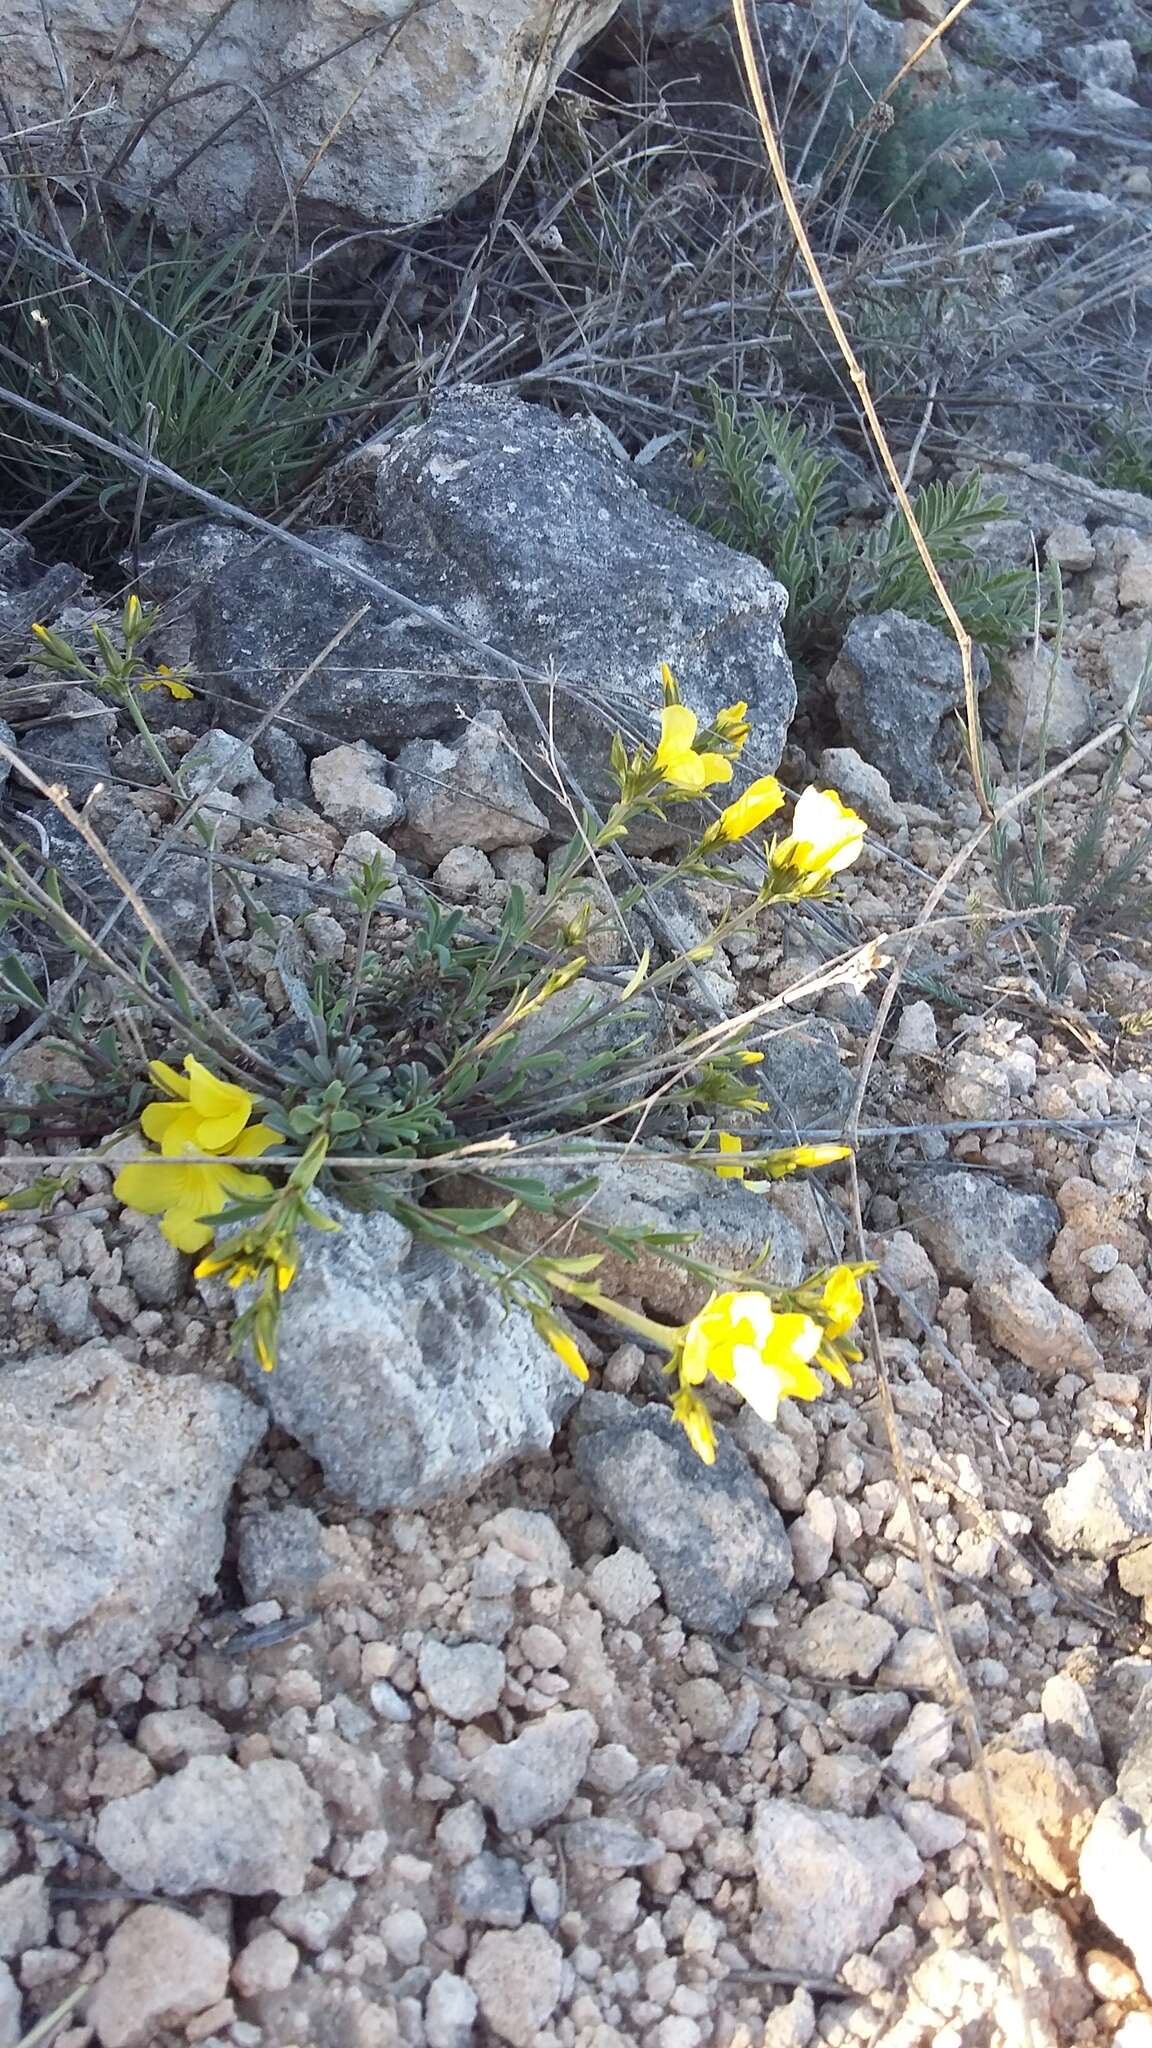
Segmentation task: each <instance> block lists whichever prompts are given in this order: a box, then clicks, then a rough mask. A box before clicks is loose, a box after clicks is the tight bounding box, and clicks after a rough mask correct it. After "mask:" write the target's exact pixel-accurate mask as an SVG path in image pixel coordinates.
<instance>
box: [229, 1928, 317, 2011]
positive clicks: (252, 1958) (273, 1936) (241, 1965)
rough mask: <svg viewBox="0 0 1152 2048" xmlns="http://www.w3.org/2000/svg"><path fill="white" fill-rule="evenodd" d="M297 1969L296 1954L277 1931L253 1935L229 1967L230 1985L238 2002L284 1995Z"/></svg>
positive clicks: (285, 1937)
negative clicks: (265, 1996) (281, 1993)
mask: <svg viewBox="0 0 1152 2048" xmlns="http://www.w3.org/2000/svg"><path fill="white" fill-rule="evenodd" d="M299 1967H300V1951H299V1949H298V1948H297V1947H296V1944H295V1942H291V1941H289V1940H288V1937H287V1935H285V1934H281V1932H280V1929H279V1928H278V1927H265V1928H263V1929H262V1930H261V1932H260V1933H259V1934H254V1935H253V1937H252V1939H251V1941H250V1942H248V1944H247V1945H246V1947H244V1948H242V1949H241V1951H240V1953H239V1955H238V1956H237V1958H236V1960H235V1962H234V1963H233V1965H232V1982H233V1983H234V1984H235V1986H236V1989H237V1991H238V1992H239V1993H240V1996H241V1998H260V1997H262V1996H263V1995H264V1994H265V1993H267V1992H270V1991H285V1990H287V1988H288V1986H289V1984H290V1983H291V1982H292V1979H293V1977H294V1976H295V1975H296V1972H297V1970H298V1969H299Z"/></svg>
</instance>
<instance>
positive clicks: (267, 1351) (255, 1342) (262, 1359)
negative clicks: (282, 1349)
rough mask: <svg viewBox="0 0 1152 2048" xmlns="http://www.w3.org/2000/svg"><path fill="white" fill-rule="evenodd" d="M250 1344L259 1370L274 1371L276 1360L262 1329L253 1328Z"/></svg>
mask: <svg viewBox="0 0 1152 2048" xmlns="http://www.w3.org/2000/svg"><path fill="white" fill-rule="evenodd" d="M252 1346H253V1349H254V1351H255V1353H256V1357H257V1359H258V1360H259V1363H260V1370H261V1372H275V1370H276V1360H275V1358H274V1357H273V1354H272V1348H271V1346H270V1344H269V1342H268V1339H267V1337H266V1336H265V1335H264V1332H263V1330H258V1329H254V1330H253V1332H252Z"/></svg>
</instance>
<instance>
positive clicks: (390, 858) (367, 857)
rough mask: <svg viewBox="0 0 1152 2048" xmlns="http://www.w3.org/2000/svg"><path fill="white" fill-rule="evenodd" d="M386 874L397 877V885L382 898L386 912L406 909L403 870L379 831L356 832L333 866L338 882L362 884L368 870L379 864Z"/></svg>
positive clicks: (348, 839) (345, 843)
mask: <svg viewBox="0 0 1152 2048" xmlns="http://www.w3.org/2000/svg"><path fill="white" fill-rule="evenodd" d="M377 863H378V864H379V866H380V867H381V868H382V869H383V870H384V872H385V873H386V874H388V873H391V874H393V875H395V876H396V881H395V884H394V886H393V887H392V888H391V889H389V890H388V891H387V893H386V894H385V895H384V896H382V897H381V898H380V907H381V909H382V910H403V908H404V891H403V888H402V887H401V885H400V879H399V877H400V874H401V868H400V864H399V862H398V861H397V858H396V854H395V851H394V849H393V848H392V847H391V846H387V845H386V844H385V842H384V840H383V839H378V838H377V836H376V834H375V832H352V833H350V834H349V836H348V838H347V839H346V840H345V841H344V845H343V847H342V848H341V850H340V853H339V854H338V855H337V858H336V860H335V862H334V863H333V867H332V879H333V881H334V882H345V883H347V882H359V880H360V878H361V876H362V874H363V872H364V869H365V868H366V867H368V868H370V867H372V866H373V865H375V864H377Z"/></svg>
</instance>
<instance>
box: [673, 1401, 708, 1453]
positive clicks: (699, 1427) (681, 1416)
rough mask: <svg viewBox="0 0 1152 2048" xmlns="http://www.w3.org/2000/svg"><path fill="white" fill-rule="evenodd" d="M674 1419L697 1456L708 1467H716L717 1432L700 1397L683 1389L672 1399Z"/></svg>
mask: <svg viewBox="0 0 1152 2048" xmlns="http://www.w3.org/2000/svg"><path fill="white" fill-rule="evenodd" d="M672 1419H673V1421H674V1422H678V1423H679V1424H680V1427H681V1429H682V1430H684V1432H685V1434H686V1435H687V1438H688V1441H689V1443H690V1444H691V1446H692V1449H693V1450H694V1451H695V1453H696V1456H697V1457H698V1458H702V1459H703V1461H704V1463H705V1464H706V1465H714V1464H715V1462H716V1431H715V1430H714V1429H713V1427H712V1417H711V1416H710V1415H709V1413H708V1410H707V1408H706V1407H705V1406H704V1403H703V1401H702V1400H701V1399H700V1397H699V1395H698V1394H693V1393H692V1392H691V1391H690V1389H689V1388H687V1387H681V1389H680V1392H679V1393H678V1394H674V1395H673V1397H672Z"/></svg>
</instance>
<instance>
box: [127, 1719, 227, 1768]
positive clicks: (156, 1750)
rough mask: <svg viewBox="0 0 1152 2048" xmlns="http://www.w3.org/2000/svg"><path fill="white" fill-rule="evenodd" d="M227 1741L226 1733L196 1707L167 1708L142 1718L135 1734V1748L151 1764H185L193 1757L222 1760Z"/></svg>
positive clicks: (216, 1722) (217, 1723)
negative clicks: (140, 1750) (209, 1757)
mask: <svg viewBox="0 0 1152 2048" xmlns="http://www.w3.org/2000/svg"><path fill="white" fill-rule="evenodd" d="M231 1741H232V1738H231V1736H230V1735H229V1733H228V1730H227V1729H226V1728H224V1727H222V1726H221V1724H220V1722H219V1721H214V1720H213V1719H212V1716H211V1714H206V1713H204V1712H203V1710H202V1709H201V1708H200V1707H168V1708H166V1709H163V1710H162V1711H161V1712H159V1713H155V1714H145V1715H144V1716H143V1718H142V1720H141V1721H140V1724H139V1726H138V1728H137V1730H136V1747H137V1748H138V1749H142V1750H143V1751H144V1754H145V1756H146V1757H148V1758H149V1759H150V1760H151V1762H152V1763H154V1764H186V1763H187V1761H188V1759H189V1757H193V1756H224V1755H225V1754H226V1753H227V1751H228V1750H229V1748H230V1747H231Z"/></svg>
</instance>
